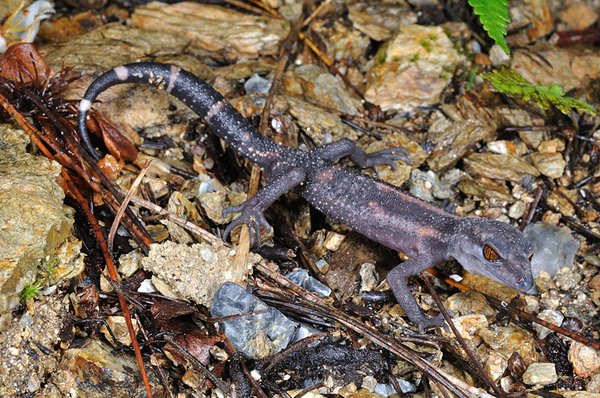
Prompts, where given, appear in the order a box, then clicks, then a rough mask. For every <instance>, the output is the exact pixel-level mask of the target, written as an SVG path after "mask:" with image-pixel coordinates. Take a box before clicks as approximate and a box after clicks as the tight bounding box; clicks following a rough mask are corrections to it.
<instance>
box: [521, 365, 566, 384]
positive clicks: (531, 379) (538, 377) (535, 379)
mask: <svg viewBox="0 0 600 398" xmlns="http://www.w3.org/2000/svg"><path fill="white" fill-rule="evenodd" d="M557 381H558V376H557V375H556V368H555V366H554V364H553V363H545V362H537V363H532V364H530V365H529V366H528V367H527V370H526V371H525V373H523V383H525V384H528V385H534V384H541V385H543V386H545V385H548V384H554V383H556V382H557Z"/></svg>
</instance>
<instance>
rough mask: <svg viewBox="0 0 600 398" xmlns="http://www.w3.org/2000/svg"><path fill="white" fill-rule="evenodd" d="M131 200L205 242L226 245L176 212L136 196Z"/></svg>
mask: <svg viewBox="0 0 600 398" xmlns="http://www.w3.org/2000/svg"><path fill="white" fill-rule="evenodd" d="M131 202H132V203H135V204H136V205H138V206H141V207H144V208H146V209H148V210H150V211H151V212H153V213H156V214H159V215H161V216H165V217H167V218H168V219H169V220H170V221H173V222H174V223H175V224H177V225H179V226H180V227H182V228H185V229H187V230H188V231H190V232H192V233H194V234H196V235H198V236H200V237H201V238H202V239H204V240H206V241H207V242H209V243H211V244H217V243H222V244H225V245H226V243H225V242H223V241H222V240H221V239H219V238H218V237H216V236H215V235H213V234H212V233H210V232H209V231H207V230H205V229H203V228H200V227H199V226H197V225H196V224H194V223H192V222H191V221H188V220H186V219H185V218H183V217H180V216H178V215H176V214H173V213H171V212H170V211H168V210H166V209H164V208H162V207H160V206H159V205H157V204H154V203H152V202H150V201H148V200H145V199H142V198H139V197H137V196H132V197H131Z"/></svg>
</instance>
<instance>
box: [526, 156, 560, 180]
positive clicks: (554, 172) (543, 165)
mask: <svg viewBox="0 0 600 398" xmlns="http://www.w3.org/2000/svg"><path fill="white" fill-rule="evenodd" d="M531 161H532V162H533V165H534V166H535V167H536V168H537V169H538V170H539V172H540V173H542V174H543V175H545V176H546V177H550V178H559V177H560V176H562V175H563V173H564V171H565V167H566V165H567V162H565V160H564V159H563V157H562V154H560V153H550V152H535V153H532V154H531Z"/></svg>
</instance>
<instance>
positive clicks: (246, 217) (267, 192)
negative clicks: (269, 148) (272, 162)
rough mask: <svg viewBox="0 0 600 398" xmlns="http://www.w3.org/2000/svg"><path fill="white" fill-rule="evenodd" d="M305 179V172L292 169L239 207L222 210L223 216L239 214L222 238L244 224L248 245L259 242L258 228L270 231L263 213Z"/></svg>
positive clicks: (298, 168) (297, 168)
mask: <svg viewBox="0 0 600 398" xmlns="http://www.w3.org/2000/svg"><path fill="white" fill-rule="evenodd" d="M305 179H306V172H305V171H304V169H302V168H300V167H296V168H293V169H291V170H289V171H288V172H286V173H283V174H282V175H280V176H278V177H277V178H275V179H274V180H273V181H270V182H269V183H268V184H267V185H266V186H265V187H264V188H262V189H261V190H260V191H258V193H257V194H256V195H254V196H253V197H251V198H250V199H248V200H247V201H245V202H244V203H242V204H241V205H239V206H231V207H228V208H226V209H223V216H227V215H229V214H231V213H237V212H241V213H242V214H240V216H239V217H238V218H236V219H235V220H233V221H232V222H231V223H230V224H229V225H228V226H227V228H225V232H224V238H225V239H227V236H228V235H229V233H230V232H231V231H232V230H233V229H234V228H235V227H237V226H238V225H241V224H246V225H247V226H248V229H249V230H250V231H249V232H250V245H253V244H254V243H255V242H258V241H259V240H260V228H261V227H263V228H265V229H266V230H270V229H271V226H270V225H269V223H268V222H267V220H266V219H265V216H264V211H265V210H266V209H267V208H269V206H271V205H272V204H273V202H275V201H276V200H277V198H279V197H280V196H281V195H283V194H285V193H287V192H289V191H291V190H292V189H294V188H295V187H296V186H298V185H300V184H301V183H303V182H304V180H305Z"/></svg>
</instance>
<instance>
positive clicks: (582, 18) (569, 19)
mask: <svg viewBox="0 0 600 398" xmlns="http://www.w3.org/2000/svg"><path fill="white" fill-rule="evenodd" d="M558 17H559V18H560V20H561V21H563V22H564V23H566V24H567V27H568V29H569V30H583V29H586V28H588V27H590V26H592V25H593V24H594V23H595V22H596V21H597V20H598V12H597V10H594V9H592V8H590V7H589V6H588V5H587V4H585V3H584V2H579V1H578V2H574V3H572V4H570V5H568V6H567V7H566V8H565V9H564V10H562V11H560V12H559V13H558Z"/></svg>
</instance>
